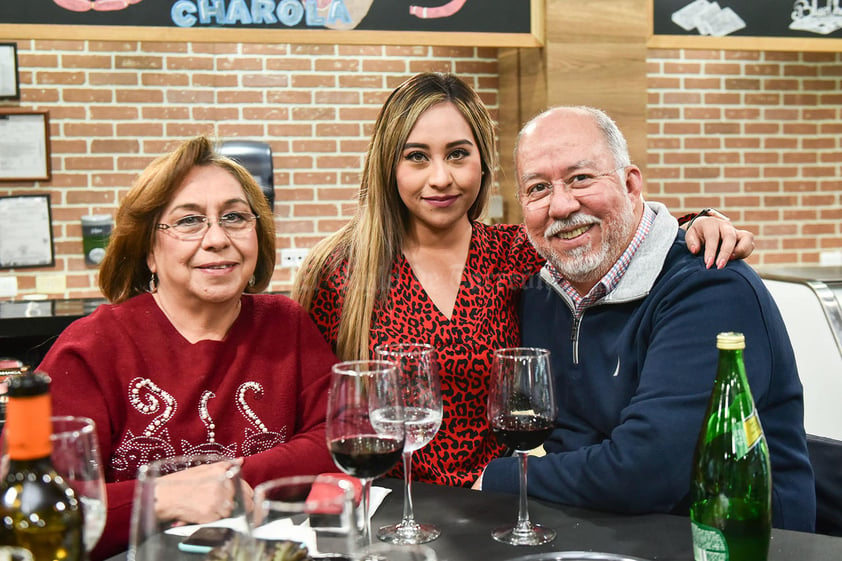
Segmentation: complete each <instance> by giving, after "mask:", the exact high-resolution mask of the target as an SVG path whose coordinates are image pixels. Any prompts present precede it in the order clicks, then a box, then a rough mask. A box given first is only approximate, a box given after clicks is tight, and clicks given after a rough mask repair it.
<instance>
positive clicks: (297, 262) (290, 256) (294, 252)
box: [281, 249, 310, 268]
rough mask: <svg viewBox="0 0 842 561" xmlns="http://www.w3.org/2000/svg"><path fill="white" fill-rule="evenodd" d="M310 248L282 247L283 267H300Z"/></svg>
mask: <svg viewBox="0 0 842 561" xmlns="http://www.w3.org/2000/svg"><path fill="white" fill-rule="evenodd" d="M308 251H310V250H309V249H282V250H281V267H293V268H297V267H300V266H301V264H302V263H303V262H304V258H305V257H307V252H308Z"/></svg>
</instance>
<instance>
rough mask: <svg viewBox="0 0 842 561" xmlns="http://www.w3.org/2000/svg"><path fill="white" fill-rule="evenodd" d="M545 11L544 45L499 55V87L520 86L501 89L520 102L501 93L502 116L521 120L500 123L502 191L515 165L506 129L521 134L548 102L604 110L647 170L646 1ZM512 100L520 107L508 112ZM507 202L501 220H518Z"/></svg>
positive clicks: (596, 2)
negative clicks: (517, 83) (508, 159)
mask: <svg viewBox="0 0 842 561" xmlns="http://www.w3.org/2000/svg"><path fill="white" fill-rule="evenodd" d="M546 10H547V12H546V15H545V19H544V21H545V24H546V42H545V45H544V48H542V49H501V50H500V83H501V85H502V84H504V83H509V82H510V81H512V80H519V81H520V86H519V87H518V88H513V87H512V88H506V89H507V91H509V90H511V91H515V90H516V91H517V92H518V98H517V99H514V98H513V97H514V96H513V95H510V94H507V95H505V96H504V94H503V92H502V91H501V97H500V107H501V116H502V115H504V114H505V115H507V116H509V115H514V114H517V115H518V116H519V118H518V120H519V122H518V123H517V126H516V127H515V126H514V124H513V123H510V122H507V121H503V119H502V118H501V123H500V132H501V153H502V154H503V159H504V161H503V162H501V163H502V164H503V167H502V169H503V174H502V175H501V187H503V188H507V187H508V188H510V189H512V192H513V188H514V187H513V186H512V185H507V183H508V181H507V179H508V177H511V178H512V179H514V176H513V175H511V173H513V172H512V167H511V164H509V167H506V162H505V157H506V155H507V154H511V148H512V147H513V145H514V137H515V135H516V134H517V130H515V131H514V132H512V131H511V130H510V129H512V128H515V129H519V128H520V126H521V125H522V124H523V123H524V122H526V121H527V120H528V119H529V118H530V117H532V116H534V115H535V114H536V113H537V112H539V111H541V110H543V109H545V108H547V107H549V106H552V105H591V106H594V107H598V108H600V109H602V110H604V111H606V112H607V113H608V114H609V115H611V116H612V117H613V118H614V119H615V120H616V121H617V124H618V125H619V126H620V128H621V130H622V131H623V132H624V134H625V135H626V139H627V140H628V143H629V151H630V152H631V157H632V161H634V162H635V163H636V164H637V165H639V166H640V167H641V168H643V169H644V173H645V167H646V148H647V146H646V132H647V131H646V103H647V93H646V54H647V46H646V43H647V39H648V37H649V28H650V21H649V11H648V10H649V1H648V0H589V1H587V2H582V1H581V0H547V3H546ZM514 52H517V56H515V55H514ZM511 103H514V104H516V105H517V110H515V109H513V108H511V107H508V105H509V104H511ZM504 108H505V109H504ZM507 118H508V117H507ZM507 150H508V152H507ZM504 193H505V191H504ZM506 198H507V200H506V203H508V204H507V205H506V221H507V222H518V221H520V219H521V217H520V209H519V208H517V205H516V204H510V203H511V197H509V196H508V195H506Z"/></svg>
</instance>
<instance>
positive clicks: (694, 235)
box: [685, 216, 754, 269]
mask: <svg viewBox="0 0 842 561" xmlns="http://www.w3.org/2000/svg"><path fill="white" fill-rule="evenodd" d="M685 241H686V242H687V249H689V250H690V252H691V253H693V254H698V253H699V251H701V250H702V248H704V258H705V265H706V266H707V268H708V269H709V268H711V267H712V266H714V264H715V265H716V268H717V269H721V268H723V267H724V266H725V264H726V263H728V261H730V260H731V259H745V258H746V257H748V256H749V255H751V254H752V252H753V251H754V234H753V233H751V232H749V231H748V230H739V229H737V228H735V227H734V225H733V224H732V223H731V221H730V220H728V219H727V218H718V217H715V216H698V217H696V218H695V219H693V220H692V221H691V222H690V224H689V226H688V228H687V234H686V236H685Z"/></svg>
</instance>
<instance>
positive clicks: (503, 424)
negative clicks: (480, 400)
mask: <svg viewBox="0 0 842 561" xmlns="http://www.w3.org/2000/svg"><path fill="white" fill-rule="evenodd" d="M491 430H492V432H494V436H495V437H497V440H499V441H500V442H501V443H503V444H504V445H505V446H507V447H509V448H511V449H512V450H532V449H533V448H537V447H538V446H540V445H541V444H543V443H544V441H545V440H547V437H549V436H550V433H551V432H553V422H552V421H551V420H550V419H547V418H545V417H536V416H534V415H529V414H517V413H515V414H507V415H506V414H504V415H497V416H496V417H494V418H493V419H492V420H491Z"/></svg>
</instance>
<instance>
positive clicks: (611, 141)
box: [514, 105, 631, 168]
mask: <svg viewBox="0 0 842 561" xmlns="http://www.w3.org/2000/svg"><path fill="white" fill-rule="evenodd" d="M560 109H568V110H574V111H581V112H583V113H587V114H588V115H590V116H591V118H592V119H593V120H594V123H595V124H596V126H597V128H598V129H599V130H600V132H602V135H603V137H604V138H605V142H606V144H608V149H609V151H610V152H611V156H612V157H613V158H614V165H615V166H616V167H618V168H619V167H626V166H629V165H631V157H630V156H629V145H628V143H627V142H626V137H625V136H623V133H622V132H621V131H620V128H619V127H618V126H617V123H615V122H614V119H612V118H611V117H609V116H608V114H607V113H606V112H605V111H602V110H601V109H596V108H594V107H588V106H586V105H559V106H556V107H551V108H549V109H547V110H546V111H543V112H541V113H540V114H538V115H536V116H535V117H533V118H532V119H530V120H529V121H528V122H527V123H526V124H525V125H523V127H522V128H521V129H520V132H518V135H517V138H516V139H515V149H514V161H515V162H517V152H518V148H519V147H520V139H521V137H522V136H523V133H524V131H525V130H526V129H527V128H529V126H530V125H531V124H532V123H534V122H535V121H537V120H538V119H541V118H542V117H544V116H545V115H547V114H549V113H552V112H554V111H557V110H560Z"/></svg>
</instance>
